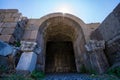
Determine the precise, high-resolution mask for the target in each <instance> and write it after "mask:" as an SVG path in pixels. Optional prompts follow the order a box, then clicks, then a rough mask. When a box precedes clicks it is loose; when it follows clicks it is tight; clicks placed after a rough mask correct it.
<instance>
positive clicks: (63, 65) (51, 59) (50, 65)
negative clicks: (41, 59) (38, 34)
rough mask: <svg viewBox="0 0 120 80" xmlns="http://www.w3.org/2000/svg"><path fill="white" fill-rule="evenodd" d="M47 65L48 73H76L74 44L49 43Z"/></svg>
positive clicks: (68, 42)
mask: <svg viewBox="0 0 120 80" xmlns="http://www.w3.org/2000/svg"><path fill="white" fill-rule="evenodd" d="M45 63H46V65H45V72H46V73H50V72H54V73H57V72H76V65H75V57H74V51H73V45H72V42H70V41H59V42H53V41H49V42H47V48H46V62H45Z"/></svg>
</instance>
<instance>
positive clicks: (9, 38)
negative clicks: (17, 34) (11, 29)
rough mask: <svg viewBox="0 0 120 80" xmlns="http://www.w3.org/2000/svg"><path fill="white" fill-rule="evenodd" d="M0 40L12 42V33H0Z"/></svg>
mask: <svg viewBox="0 0 120 80" xmlns="http://www.w3.org/2000/svg"><path fill="white" fill-rule="evenodd" d="M0 40H2V41H5V42H8V43H9V42H10V43H13V42H14V41H15V39H14V37H13V36H12V35H0Z"/></svg>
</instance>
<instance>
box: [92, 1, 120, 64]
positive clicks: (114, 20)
mask: <svg viewBox="0 0 120 80" xmlns="http://www.w3.org/2000/svg"><path fill="white" fill-rule="evenodd" d="M98 35H99V36H98ZM91 38H92V39H97V40H105V41H106V48H105V53H106V55H107V57H108V60H109V63H110V65H113V64H115V63H117V62H119V61H120V60H119V58H120V56H119V52H120V3H119V4H118V6H117V7H116V8H115V9H114V10H113V11H112V12H111V13H110V14H109V15H108V16H107V18H106V19H105V20H104V21H103V22H102V23H101V25H100V26H99V28H97V29H96V30H95V31H94V32H93V33H92V34H91Z"/></svg>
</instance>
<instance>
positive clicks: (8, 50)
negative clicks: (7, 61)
mask: <svg viewBox="0 0 120 80" xmlns="http://www.w3.org/2000/svg"><path fill="white" fill-rule="evenodd" d="M13 49H14V48H13V47H12V46H10V45H8V44H7V43H4V42H2V41H0V55H1V56H7V55H10V54H12V52H13Z"/></svg>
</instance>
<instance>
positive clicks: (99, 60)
mask: <svg viewBox="0 0 120 80" xmlns="http://www.w3.org/2000/svg"><path fill="white" fill-rule="evenodd" d="M85 48H86V50H87V51H88V55H87V56H89V57H88V58H89V63H90V64H91V65H90V67H91V70H93V71H95V72H96V73H103V72H105V71H106V70H107V68H108V67H109V65H108V61H107V59H106V56H105V54H104V52H103V49H104V48H105V42H104V41H97V40H90V41H89V42H88V43H87V44H86V45H85Z"/></svg>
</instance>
